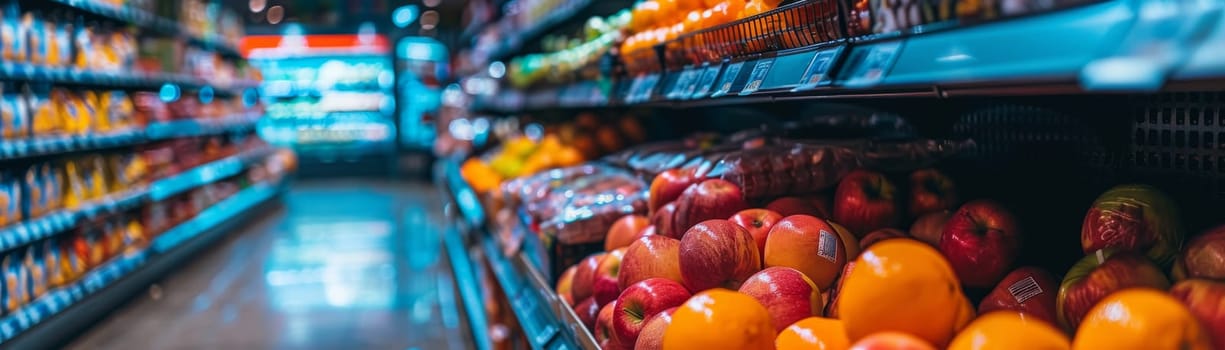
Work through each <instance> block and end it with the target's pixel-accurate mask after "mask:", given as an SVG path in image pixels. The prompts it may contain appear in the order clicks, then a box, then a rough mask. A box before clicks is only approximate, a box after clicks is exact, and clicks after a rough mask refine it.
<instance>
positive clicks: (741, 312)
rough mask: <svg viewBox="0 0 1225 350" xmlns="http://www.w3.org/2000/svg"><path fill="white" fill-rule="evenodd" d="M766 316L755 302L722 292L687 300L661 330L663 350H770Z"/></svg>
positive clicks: (770, 326)
mask: <svg viewBox="0 0 1225 350" xmlns="http://www.w3.org/2000/svg"><path fill="white" fill-rule="evenodd" d="M773 348H774V325H773V324H771V321H770V313H769V312H767V311H766V307H765V306H761V303H758V302H757V300H756V299H753V297H750V296H748V295H745V294H742V293H740V292H735V291H730V290H727V289H722V288H715V289H710V290H707V291H704V292H701V293H698V294H695V295H694V296H693V297H690V298H689V300H687V301H685V304H684V305H681V307H680V308H677V309H676V313H674V314H672V324H670V325H668V329H666V330H664V346H663V349H664V350H687V349H695V350H711V349H743V350H755V349H773Z"/></svg>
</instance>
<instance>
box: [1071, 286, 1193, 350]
mask: <svg viewBox="0 0 1225 350" xmlns="http://www.w3.org/2000/svg"><path fill="white" fill-rule="evenodd" d="M1072 348H1073V349H1085V350H1089V349H1094V350H1096V349H1182V350H1198V349H1202V350H1209V349H1212V344H1211V340H1210V339H1208V334H1207V333H1205V332H1204V329H1203V327H1202V326H1201V325H1200V323H1199V321H1198V320H1196V319H1195V317H1194V316H1192V315H1191V311H1189V310H1187V307H1186V306H1183V304H1182V303H1180V302H1178V300H1177V299H1174V297H1171V296H1170V295H1169V294H1166V293H1164V292H1162V291H1160V290H1156V289H1149V288H1129V289H1124V290H1121V291H1118V292H1114V293H1113V294H1110V295H1107V296H1106V298H1104V299H1102V301H1100V302H1098V303H1097V305H1094V306H1093V309H1090V310H1089V314H1088V315H1085V319H1084V320H1082V321H1081V322H1080V328H1079V329H1077V330H1076V337H1075V339H1074V340H1072Z"/></svg>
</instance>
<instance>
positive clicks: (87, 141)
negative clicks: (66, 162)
mask: <svg viewBox="0 0 1225 350" xmlns="http://www.w3.org/2000/svg"><path fill="white" fill-rule="evenodd" d="M260 117H261V116H260V115H258V114H254V113H249V114H243V115H236V116H232V117H227V118H219V119H202V120H194V119H187V120H178V121H172V122H157V123H152V124H149V125H148V126H147V127H145V128H144V129H143V130H141V129H138V130H124V131H116V132H109V133H99V134H89V135H58V136H45V137H32V138H25V139H10V140H0V161H11V160H16V159H27V158H34V157H41V156H48V155H56V154H63V153H73V152H85V151H97V150H103V149H109V148H115V147H124V146H132V145H138V144H143V143H147V142H150V141H157V140H166V139H172V138H179V137H193V136H207V135H218V134H225V133H231V132H246V131H251V130H254V129H255V124H256V122H258V121H259V119H260Z"/></svg>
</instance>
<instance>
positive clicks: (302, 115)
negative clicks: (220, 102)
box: [244, 35, 396, 159]
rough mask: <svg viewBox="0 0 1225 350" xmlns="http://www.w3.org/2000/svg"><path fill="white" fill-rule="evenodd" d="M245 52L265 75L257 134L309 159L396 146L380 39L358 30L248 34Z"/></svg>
mask: <svg viewBox="0 0 1225 350" xmlns="http://www.w3.org/2000/svg"><path fill="white" fill-rule="evenodd" d="M244 45H245V46H244V50H246V52H247V57H248V58H249V59H250V60H251V64H252V65H254V66H257V67H260V69H261V70H262V71H263V72H264V76H265V80H264V83H263V84H262V86H261V89H260V90H261V94H260V95H261V97H262V98H263V101H264V103H265V104H266V105H267V115H266V117H265V118H264V119H263V120H261V121H260V135H261V136H263V137H264V138H265V139H267V140H269V142H272V143H274V144H277V145H282V146H286V147H293V148H294V149H295V150H298V151H299V152H301V153H302V154H303V155H305V156H309V157H311V158H328V159H344V158H357V157H361V156H368V155H388V154H390V153H392V152H394V150H395V139H396V123H395V120H394V119H393V117H392V114H393V111H394V110H395V105H396V99H395V96H394V95H393V94H392V91H393V87H394V86H393V84H394V79H395V74H394V71H393V70H392V69H393V67H392V61H391V58H390V56H389V55H390V52H389V51H388V50H387V44H386V39H385V38H383V37H381V36H378V37H370V38H363V37H362V36H361V35H299V36H294V35H288V36H252V37H248V38H246V39H245V44H244Z"/></svg>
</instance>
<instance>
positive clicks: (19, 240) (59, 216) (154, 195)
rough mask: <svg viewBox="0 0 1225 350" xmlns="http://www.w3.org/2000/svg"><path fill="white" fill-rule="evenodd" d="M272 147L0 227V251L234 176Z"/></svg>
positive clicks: (267, 152) (266, 153) (24, 244)
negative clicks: (84, 222) (99, 216)
mask: <svg viewBox="0 0 1225 350" xmlns="http://www.w3.org/2000/svg"><path fill="white" fill-rule="evenodd" d="M271 152H272V149H270V148H266V149H260V150H255V151H248V152H246V153H243V154H240V155H235V156H231V157H228V158H225V159H222V160H218V161H215V162H212V163H207V164H204V165H201V166H198V167H195V168H192V169H191V170H188V171H186V172H183V173H182V174H179V175H175V176H171V177H167V178H164V179H161V180H157V181H154V182H153V183H152V184H151V185H149V187H148V188H143V189H134V190H130V191H129V192H126V193H121V194H115V195H111V196H108V197H107V198H102V199H98V200H95V201H90V202H87V203H85V204H82V205H81V206H80V207H77V208H69V209H63V210H60V211H57V212H54V213H50V214H46V215H43V216H40V217H38V218H33V219H29V220H26V221H24V222H21V223H16V224H12V225H9V226H7V227H3V228H0V252H4V251H9V250H12V249H15V248H18V247H23V246H26V245H28V244H30V243H32V242H36V241H38V240H41V239H44V238H47V237H51V236H54V235H57V234H60V233H63V232H66V231H68V230H70V229H72V228H74V227H76V226H77V224H79V223H80V222H82V221H85V220H88V219H90V218H93V217H97V216H98V215H101V214H104V213H118V212H122V211H126V210H129V209H133V208H136V207H139V206H140V205H142V204H144V203H146V202H148V201H158V200H162V199H165V198H168V197H170V196H173V195H175V194H179V193H182V192H184V191H187V190H190V189H193V188H197V187H200V186H204V185H207V184H210V183H213V182H216V181H217V180H221V179H224V178H227V177H230V176H234V175H237V174H239V173H241V172H242V171H243V170H244V169H246V167H247V165H249V164H251V163H253V162H254V161H257V160H259V159H263V158H264V157H265V156H267V155H268V154H270V153H271Z"/></svg>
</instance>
